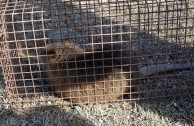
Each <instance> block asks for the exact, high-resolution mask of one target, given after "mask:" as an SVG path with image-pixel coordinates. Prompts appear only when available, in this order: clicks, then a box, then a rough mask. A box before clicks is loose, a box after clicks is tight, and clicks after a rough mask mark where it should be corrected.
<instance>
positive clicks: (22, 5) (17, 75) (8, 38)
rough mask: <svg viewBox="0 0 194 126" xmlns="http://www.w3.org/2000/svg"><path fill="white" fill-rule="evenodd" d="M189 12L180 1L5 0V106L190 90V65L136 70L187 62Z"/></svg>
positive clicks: (187, 92) (190, 31) (147, 96)
mask: <svg viewBox="0 0 194 126" xmlns="http://www.w3.org/2000/svg"><path fill="white" fill-rule="evenodd" d="M193 9H194V8H192V6H189V1H187V0H182V1H174V0H172V1H158V0H142V1H139V0H137V1H127V0H113V1H112V2H110V1H109V0H99V1H89V0H88V1H87V0H86V1H71V0H69V1H63V2H62V1H61V2H60V1H57V2H56V1H54V0H44V1H42V0H41V1H37V0H35V1H22V0H12V1H5V2H4V3H2V10H3V14H2V19H3V21H2V23H1V25H2V26H3V27H2V29H3V30H2V33H3V39H2V40H1V50H2V53H1V64H2V68H3V73H4V79H5V80H6V89H7V92H8V96H9V101H10V103H11V105H12V106H14V105H15V104H16V103H21V104H22V105H23V104H24V103H27V105H23V107H29V106H30V107H32V106H33V107H37V106H40V105H64V104H67V103H66V102H65V103H64V101H69V102H68V104H74V103H96V102H112V101H127V100H128V101H136V100H143V99H146V100H147V99H163V98H167V97H175V96H180V95H192V94H193V91H192V90H193V89H194V88H193V81H194V78H193V71H192V67H193V66H192V65H191V67H190V68H187V69H179V70H176V69H175V70H171V71H163V72H161V73H160V71H159V72H156V73H155V74H154V75H149V76H146V77H145V78H140V74H139V73H138V72H139V69H141V68H142V67H146V66H150V65H154V64H155V65H158V64H176V63H192V62H193V53H194V51H193V42H194V36H193V14H192V10H193ZM67 50H68V51H70V52H68V51H67ZM72 50H73V52H72ZM156 71H157V70H156ZM88 72H89V73H88ZM53 85H56V86H53ZM73 86H74V87H73ZM61 89H62V90H61ZM107 92H112V94H108V93H107ZM117 93H118V94H117Z"/></svg>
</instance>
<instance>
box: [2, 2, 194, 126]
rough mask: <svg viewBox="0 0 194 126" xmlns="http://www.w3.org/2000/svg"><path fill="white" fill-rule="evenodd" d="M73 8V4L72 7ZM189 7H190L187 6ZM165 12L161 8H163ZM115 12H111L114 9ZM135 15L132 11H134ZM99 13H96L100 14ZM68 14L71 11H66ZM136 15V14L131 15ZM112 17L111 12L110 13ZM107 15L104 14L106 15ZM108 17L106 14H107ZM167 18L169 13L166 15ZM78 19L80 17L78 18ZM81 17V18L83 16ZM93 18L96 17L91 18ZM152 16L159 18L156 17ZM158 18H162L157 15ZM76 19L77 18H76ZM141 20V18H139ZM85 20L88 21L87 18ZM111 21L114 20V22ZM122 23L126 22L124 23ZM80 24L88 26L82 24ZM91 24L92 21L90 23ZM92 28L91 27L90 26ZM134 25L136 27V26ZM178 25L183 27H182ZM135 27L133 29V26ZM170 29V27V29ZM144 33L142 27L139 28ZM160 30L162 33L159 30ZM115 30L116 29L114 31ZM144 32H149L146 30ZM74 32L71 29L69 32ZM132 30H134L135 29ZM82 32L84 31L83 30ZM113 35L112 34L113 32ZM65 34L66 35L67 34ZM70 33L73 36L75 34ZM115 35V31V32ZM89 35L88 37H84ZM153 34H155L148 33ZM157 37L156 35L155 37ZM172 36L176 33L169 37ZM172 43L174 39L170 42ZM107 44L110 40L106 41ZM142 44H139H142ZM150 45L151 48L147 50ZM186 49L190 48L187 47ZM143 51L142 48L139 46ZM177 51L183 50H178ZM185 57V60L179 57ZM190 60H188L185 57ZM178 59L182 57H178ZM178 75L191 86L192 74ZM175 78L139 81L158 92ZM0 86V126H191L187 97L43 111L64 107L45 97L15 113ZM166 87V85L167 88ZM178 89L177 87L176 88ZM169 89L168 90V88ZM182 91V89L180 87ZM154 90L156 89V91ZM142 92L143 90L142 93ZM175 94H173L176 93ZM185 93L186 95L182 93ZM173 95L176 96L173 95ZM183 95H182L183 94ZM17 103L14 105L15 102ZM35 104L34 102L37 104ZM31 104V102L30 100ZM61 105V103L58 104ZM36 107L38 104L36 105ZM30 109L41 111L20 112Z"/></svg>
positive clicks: (192, 110) (192, 106) (193, 114)
mask: <svg viewBox="0 0 194 126" xmlns="http://www.w3.org/2000/svg"><path fill="white" fill-rule="evenodd" d="M190 3H191V4H192V3H194V1H190ZM75 4H76V3H75ZM190 6H192V5H190ZM103 8H105V9H106V8H107V5H104V6H103ZM163 9H164V8H163ZM113 10H114V8H113ZM133 10H134V11H137V10H135V8H134V9H133ZM100 11H101V10H99V11H98V12H99V13H100ZM69 12H70V11H69ZM121 13H128V12H127V11H126V12H121ZM134 13H135V12H134ZM112 14H113V15H114V12H113V13H112ZM189 14H190V16H192V15H193V12H189ZM105 15H106V14H105ZM107 15H108V14H107ZM169 15H170V13H169ZM77 16H78V17H79V15H77ZM82 16H84V15H82ZM91 16H95V15H91ZM154 16H156V17H157V16H158V15H157V13H156V15H154ZM160 16H161V18H162V16H163V14H162V13H161V14H160ZM75 17H76V16H75ZM132 18H134V19H136V18H137V17H132ZM140 18H141V19H143V18H144V17H143V16H142V17H140ZM86 19H87V18H86ZM112 20H115V19H114V18H113V19H112ZM123 20H127V18H126V19H123ZM67 23H69V26H71V22H67ZM76 23H77V25H79V24H80V22H76ZM82 23H83V24H84V23H86V25H88V24H87V22H82ZM91 23H92V21H91ZM96 23H97V24H98V23H99V24H100V19H98V18H97V22H96ZM109 23H110V22H107V20H105V22H104V24H109ZM192 23H193V21H192V20H189V22H188V26H190V25H191V26H193V24H192ZM90 25H93V24H90ZM136 25H137V24H136ZM181 25H183V26H184V23H182V24H181ZM154 26H155V27H156V26H157V25H156V24H152V27H153V28H154ZM134 27H135V26H134ZM169 27H171V26H169ZM141 28H142V29H143V26H141ZM160 28H161V29H165V28H163V27H162V25H161V27H160ZM115 29H116V28H115ZM147 29H149V28H148V27H147ZM70 30H71V31H73V30H72V29H70ZM104 30H105V33H108V31H109V28H105V29H104ZM134 30H135V29H134ZM78 31H79V30H77V31H76V34H77V35H80V33H79V32H78ZM81 31H84V29H82V30H81ZM94 31H96V34H100V32H99V31H100V30H99V29H98V28H97V29H95V30H94ZM113 31H114V30H113ZM66 32H68V31H66ZM74 32H75V31H73V32H72V33H74ZM117 32H118V31H117ZM163 32H164V30H161V31H160V33H159V35H160V36H163V35H164V34H165V33H163ZM181 32H182V33H183V31H180V33H181ZM86 34H89V33H86ZM151 34H154V33H151ZM156 34H157V33H156ZM171 34H172V35H173V34H175V33H173V32H172V33H171ZM188 34H193V30H192V29H190V30H188ZM132 37H133V39H136V38H137V36H136V35H134V36H132ZM98 40H100V38H98V37H97V38H96V41H98ZM172 40H173V39H172ZM187 40H188V43H190V42H193V40H194V39H193V36H190V37H189V38H188V39H187ZM105 41H106V40H105ZM107 41H109V39H108V38H107ZM141 42H142V41H141ZM168 42H169V43H171V44H168V45H165V44H164V45H163V49H164V48H166V47H169V48H168V49H169V50H171V49H173V48H174V46H173V45H172V43H173V41H168ZM142 44H148V45H149V47H150V48H151V47H153V49H154V48H155V47H156V46H153V45H154V44H156V42H153V41H152V42H151V41H150V42H149V41H148V42H147V43H144V42H142ZM150 45H151V46H150ZM188 46H191V45H189V44H188ZM133 47H134V48H136V43H134V45H133ZM142 48H143V46H142ZM179 48H180V50H181V49H182V48H181V47H179ZM163 49H162V48H161V49H160V50H159V51H158V53H161V54H162V51H163ZM149 51H150V50H149V48H143V49H142V53H144V54H145V53H147V54H153V53H155V50H152V51H150V52H149ZM182 57H184V56H182ZM188 57H189V56H188ZM162 58H164V57H152V58H147V57H142V58H141V61H142V62H146V63H147V62H149V63H150V64H152V62H154V61H156V60H157V59H162ZM179 58H180V59H181V56H180V57H179ZM163 60H166V61H167V62H170V61H171V60H172V59H169V58H166V59H165V58H164V59H163ZM180 75H181V73H179V75H177V76H178V77H177V78H178V79H179V80H186V81H184V83H185V84H183V86H187V84H189V83H190V82H191V81H192V82H191V83H192V84H193V80H194V79H193V75H192V73H189V74H184V75H183V74H182V75H183V76H182V77H180ZM177 78H176V77H169V78H167V79H166V78H163V79H157V78H155V79H154V78H152V79H147V80H142V83H143V84H148V85H149V83H151V85H154V84H155V86H158V89H161V88H162V87H163V86H164V85H163V84H166V83H167V82H169V80H171V82H172V83H171V85H170V86H173V87H172V88H174V86H177V84H178V83H180V82H182V81H178V80H177ZM0 85H1V90H0V110H1V114H0V124H1V125H2V126H3V125H5V126H7V125H9V126H16V125H22V126H23V125H46V126H48V125H50V126H52V125H58V126H61V125H84V126H85V125H91V126H94V125H96V126H100V125H102V126H103V125H108V126H109V125H110V126H112V125H114V126H120V125H123V126H127V125H140V126H144V125H152V126H154V125H159V126H166V125H174V126H180V125H184V126H189V125H194V101H193V98H194V97H193V96H191V97H190V96H189V95H186V96H185V97H179V99H168V100H165V101H163V102H153V100H152V101H150V102H142V103H133V104H132V103H129V102H120V103H109V104H97V105H93V104H90V105H82V106H78V105H77V106H72V107H68V106H65V107H45V106H47V105H48V106H49V105H59V104H63V105H66V103H65V102H64V101H60V100H59V101H57V100H53V99H54V98H53V97H51V96H48V97H44V96H42V97H40V99H42V102H37V101H38V100H37V99H36V98H34V102H32V103H23V102H22V99H20V100H21V102H19V104H17V105H16V106H15V109H13V110H11V108H10V105H9V104H8V100H7V97H6V94H5V90H4V87H5V86H4V85H5V83H4V81H3V77H2V76H1V77H0ZM168 86H169V85H168ZM177 87H178V86H177ZM147 88H148V89H151V87H149V86H147ZM170 88H171V87H170ZM183 88H185V87H183ZM155 89H156V88H155ZM142 90H144V89H142ZM175 91H176V90H175ZM184 91H185V92H186V91H187V88H186V90H184ZM174 93H176V92H174ZM182 93H184V92H182ZM148 95H154V94H148ZM17 100H18V99H16V100H15V101H17ZM36 100H37V101H36ZM32 101H33V100H32ZM61 102H63V103H61ZM37 103H39V104H37ZM31 105H34V106H42V108H34V109H31V108H29V109H28V108H25V109H23V108H22V109H21V108H20V107H21V106H23V107H29V106H31Z"/></svg>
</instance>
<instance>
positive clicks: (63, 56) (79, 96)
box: [46, 42, 139, 103]
mask: <svg viewBox="0 0 194 126" xmlns="http://www.w3.org/2000/svg"><path fill="white" fill-rule="evenodd" d="M46 49H47V53H48V60H49V64H48V65H47V75H48V78H49V80H50V84H51V85H52V86H53V89H54V91H55V93H56V94H57V96H58V97H62V98H64V99H66V100H70V101H71V102H72V103H89V102H96V101H97V102H105V101H106V102H110V101H115V100H117V99H118V98H119V97H121V96H122V95H123V93H125V92H126V91H127V90H128V88H129V87H130V85H131V83H132V84H133V83H135V81H134V80H132V81H131V80H130V78H138V75H139V74H138V73H137V72H138V67H137V66H136V63H137V61H136V60H135V59H131V58H130V57H129V50H124V49H123V48H121V46H120V45H119V44H117V45H116V44H115V45H114V46H112V47H111V44H109V45H104V46H103V48H101V49H95V50H94V51H91V52H85V53H84V51H83V50H82V49H81V48H79V46H77V45H74V44H71V43H68V42H66V43H57V44H53V45H50V46H48V47H47V48H46ZM130 64H134V65H133V66H132V65H130ZM133 72H135V73H133ZM131 73H132V74H131Z"/></svg>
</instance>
